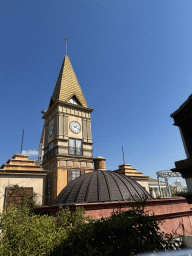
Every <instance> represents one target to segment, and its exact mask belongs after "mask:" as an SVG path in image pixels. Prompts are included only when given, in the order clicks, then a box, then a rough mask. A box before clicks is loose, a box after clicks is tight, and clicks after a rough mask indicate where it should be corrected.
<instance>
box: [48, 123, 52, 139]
mask: <svg viewBox="0 0 192 256" xmlns="http://www.w3.org/2000/svg"><path fill="white" fill-rule="evenodd" d="M52 135H53V124H51V125H50V126H49V137H51V136H52Z"/></svg>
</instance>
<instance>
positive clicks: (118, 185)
mask: <svg viewBox="0 0 192 256" xmlns="http://www.w3.org/2000/svg"><path fill="white" fill-rule="evenodd" d="M144 199H146V200H150V199H152V197H151V195H150V194H149V193H148V192H147V191H146V190H145V189H144V188H143V187H142V186H141V185H140V184H139V183H137V182H136V181H135V180H133V179H131V178H129V177H127V176H125V175H122V174H119V173H116V172H112V171H102V170H98V171H93V172H90V173H86V174H84V175H81V176H80V177H78V178H76V179H74V180H72V181H71V182H70V183H69V184H68V185H67V186H66V187H64V189H63V190H62V191H61V192H60V194H59V195H58V196H57V198H56V199H55V201H54V203H53V205H59V204H65V205H70V204H83V203H103V202H114V201H116V202H118V201H138V200H144Z"/></svg>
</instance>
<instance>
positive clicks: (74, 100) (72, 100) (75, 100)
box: [68, 96, 81, 105]
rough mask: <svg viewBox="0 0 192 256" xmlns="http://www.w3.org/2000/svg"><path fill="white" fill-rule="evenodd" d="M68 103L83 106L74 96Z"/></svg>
mask: <svg viewBox="0 0 192 256" xmlns="http://www.w3.org/2000/svg"><path fill="white" fill-rule="evenodd" d="M68 103H71V104H74V105H81V103H80V102H79V101H78V99H77V98H76V97H75V96H73V97H72V98H71V99H70V100H69V101H68Z"/></svg>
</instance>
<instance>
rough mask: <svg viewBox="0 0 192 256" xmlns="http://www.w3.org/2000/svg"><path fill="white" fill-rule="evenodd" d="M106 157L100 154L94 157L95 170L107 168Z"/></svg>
mask: <svg viewBox="0 0 192 256" xmlns="http://www.w3.org/2000/svg"><path fill="white" fill-rule="evenodd" d="M105 160H106V159H105V158H103V157H101V156H98V157H96V158H94V170H95V171H101V170H102V171H104V170H106V169H105Z"/></svg>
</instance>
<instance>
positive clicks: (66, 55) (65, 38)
mask: <svg viewBox="0 0 192 256" xmlns="http://www.w3.org/2000/svg"><path fill="white" fill-rule="evenodd" d="M67 41H68V39H67V38H65V42H66V56H67Z"/></svg>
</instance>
